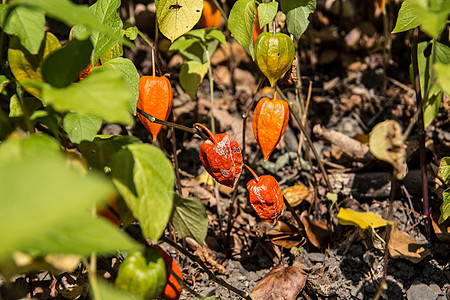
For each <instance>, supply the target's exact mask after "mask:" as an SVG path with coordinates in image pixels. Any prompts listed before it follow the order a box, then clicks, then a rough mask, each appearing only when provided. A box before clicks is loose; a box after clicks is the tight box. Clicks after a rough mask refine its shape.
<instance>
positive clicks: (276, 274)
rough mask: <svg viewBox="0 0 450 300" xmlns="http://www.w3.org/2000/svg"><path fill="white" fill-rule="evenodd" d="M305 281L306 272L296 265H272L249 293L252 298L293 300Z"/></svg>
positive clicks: (254, 299)
mask: <svg viewBox="0 0 450 300" xmlns="http://www.w3.org/2000/svg"><path fill="white" fill-rule="evenodd" d="M305 283H306V274H305V273H303V272H302V270H300V269H299V268H297V267H294V266H289V267H284V266H283V265H278V266H276V267H274V268H273V269H272V270H271V271H270V272H269V273H267V275H266V276H264V278H263V279H261V281H260V282H258V284H257V285H256V286H255V288H254V289H253V291H251V293H250V297H251V298H252V299H253V300H279V299H284V300H295V299H296V298H297V295H298V294H299V293H300V292H301V291H302V290H303V288H304V286H305Z"/></svg>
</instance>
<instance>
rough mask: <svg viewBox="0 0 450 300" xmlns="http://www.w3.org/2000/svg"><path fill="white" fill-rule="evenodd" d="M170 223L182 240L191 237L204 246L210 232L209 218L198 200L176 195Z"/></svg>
mask: <svg viewBox="0 0 450 300" xmlns="http://www.w3.org/2000/svg"><path fill="white" fill-rule="evenodd" d="M170 223H171V224H172V225H173V227H174V228H175V230H176V231H177V232H178V234H179V235H180V236H181V237H182V238H185V237H191V238H193V239H195V240H196V241H197V242H198V243H199V244H200V245H202V244H203V241H204V240H205V237H206V232H207V231H208V218H207V217H206V210H205V208H204V207H203V205H202V204H201V203H200V201H198V199H195V198H183V197H181V196H180V195H178V194H175V197H174V200H173V210H172V215H171V216H170Z"/></svg>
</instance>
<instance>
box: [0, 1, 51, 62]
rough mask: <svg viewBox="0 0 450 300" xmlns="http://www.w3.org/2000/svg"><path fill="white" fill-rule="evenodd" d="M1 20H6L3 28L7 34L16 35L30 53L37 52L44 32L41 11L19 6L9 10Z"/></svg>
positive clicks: (43, 17) (43, 19)
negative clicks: (9, 12)
mask: <svg viewBox="0 0 450 300" xmlns="http://www.w3.org/2000/svg"><path fill="white" fill-rule="evenodd" d="M5 17H6V16H5ZM2 22H6V23H5V25H4V27H3V28H4V30H5V32H6V33H7V34H11V35H17V36H18V37H19V39H20V42H21V44H22V45H23V46H24V47H25V49H27V50H28V51H29V52H30V53H31V54H37V53H38V51H39V47H40V46H41V42H42V39H43V38H44V33H45V31H44V26H45V16H44V12H43V11H41V10H36V9H31V8H29V7H26V6H19V7H16V8H15V9H13V10H12V11H11V14H10V15H9V18H8V19H7V20H2Z"/></svg>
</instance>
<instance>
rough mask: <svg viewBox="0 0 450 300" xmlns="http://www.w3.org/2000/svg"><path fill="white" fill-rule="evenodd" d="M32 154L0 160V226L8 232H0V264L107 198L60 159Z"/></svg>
mask: <svg viewBox="0 0 450 300" xmlns="http://www.w3.org/2000/svg"><path fill="white" fill-rule="evenodd" d="M3 146H4V145H3V144H2V145H1V147H0V148H2V147H3ZM35 152H36V155H35V156H34V157H28V158H24V159H21V160H8V161H5V160H4V159H3V158H2V156H1V155H0V199H8V201H0V226H1V228H8V230H3V231H2V232H1V233H0V259H2V258H4V257H5V255H8V254H10V253H11V252H12V251H14V250H16V249H17V248H18V247H20V246H22V245H23V244H24V242H26V241H28V240H31V239H32V238H36V237H39V236H42V235H45V234H46V233H48V232H50V231H51V229H52V228H54V227H55V226H57V225H59V224H62V223H63V222H65V221H67V220H69V219H71V218H72V217H74V216H77V215H79V214H80V213H82V212H84V211H86V209H88V208H89V207H92V206H93V205H94V204H95V202H97V201H99V200H101V199H106V198H108V197H109V196H110V195H111V193H113V189H112V187H111V185H110V184H108V183H107V182H105V181H104V180H102V179H101V178H97V177H95V176H91V175H88V176H85V175H82V174H81V173H79V172H76V171H75V170H73V169H72V168H70V167H68V166H67V165H66V163H65V161H64V160H63V159H62V158H61V157H60V156H55V155H45V153H48V150H47V149H46V147H44V146H42V147H37V146H36V147H35ZM38 154H40V155H38ZM37 156H38V157H37Z"/></svg>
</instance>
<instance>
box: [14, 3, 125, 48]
mask: <svg viewBox="0 0 450 300" xmlns="http://www.w3.org/2000/svg"><path fill="white" fill-rule="evenodd" d="M18 5H24V6H28V7H33V8H36V9H41V10H43V11H44V12H45V13H46V14H47V16H49V17H52V18H54V19H56V20H59V21H61V22H63V23H65V24H67V25H68V26H74V25H77V24H80V25H84V26H86V28H87V29H89V31H92V32H100V33H104V34H106V35H108V36H110V37H111V38H113V39H114V40H115V41H118V42H121V43H123V44H125V45H127V46H128V47H133V44H132V43H130V42H129V41H127V40H126V39H124V38H123V37H122V36H121V35H120V34H117V33H116V32H114V31H113V30H112V29H111V28H109V27H108V26H106V25H104V24H102V23H101V22H100V20H99V19H98V18H97V17H96V16H95V15H94V14H93V13H92V12H91V11H90V10H89V8H88V7H86V6H84V5H76V4H74V3H72V2H71V1H69V0H13V1H11V3H10V4H9V5H8V8H9V9H12V8H14V7H15V6H18Z"/></svg>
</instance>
